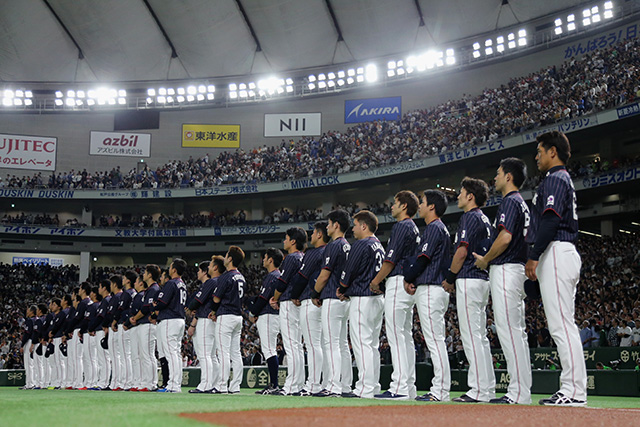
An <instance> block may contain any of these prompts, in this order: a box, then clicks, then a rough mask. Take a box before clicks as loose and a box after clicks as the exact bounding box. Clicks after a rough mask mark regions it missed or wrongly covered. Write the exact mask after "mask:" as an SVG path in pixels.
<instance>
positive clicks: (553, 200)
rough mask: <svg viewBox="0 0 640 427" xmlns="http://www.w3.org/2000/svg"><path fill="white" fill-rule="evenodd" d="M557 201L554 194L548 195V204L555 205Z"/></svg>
mask: <svg viewBox="0 0 640 427" xmlns="http://www.w3.org/2000/svg"><path fill="white" fill-rule="evenodd" d="M554 203H555V199H554V198H553V195H551V196H549V197H547V206H553V205H554Z"/></svg>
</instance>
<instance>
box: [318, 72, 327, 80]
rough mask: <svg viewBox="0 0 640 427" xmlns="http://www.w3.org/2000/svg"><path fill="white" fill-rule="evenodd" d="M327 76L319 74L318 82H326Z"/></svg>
mask: <svg viewBox="0 0 640 427" xmlns="http://www.w3.org/2000/svg"><path fill="white" fill-rule="evenodd" d="M326 79H327V76H325V75H324V73H320V74H318V80H326Z"/></svg>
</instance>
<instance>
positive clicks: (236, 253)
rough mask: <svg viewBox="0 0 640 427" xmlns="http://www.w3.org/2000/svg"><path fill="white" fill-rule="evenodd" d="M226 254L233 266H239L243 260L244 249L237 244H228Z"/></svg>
mask: <svg viewBox="0 0 640 427" xmlns="http://www.w3.org/2000/svg"><path fill="white" fill-rule="evenodd" d="M227 254H229V257H231V263H232V264H233V266H234V267H238V266H240V264H242V261H244V251H243V250H242V249H241V248H240V247H239V246H229V250H228V251H227Z"/></svg>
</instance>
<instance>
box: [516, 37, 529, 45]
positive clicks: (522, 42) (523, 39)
mask: <svg viewBox="0 0 640 427" xmlns="http://www.w3.org/2000/svg"><path fill="white" fill-rule="evenodd" d="M526 45H527V39H526V38H524V37H523V38H520V39H518V46H526Z"/></svg>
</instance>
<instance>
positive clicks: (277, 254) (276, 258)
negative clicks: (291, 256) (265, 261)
mask: <svg viewBox="0 0 640 427" xmlns="http://www.w3.org/2000/svg"><path fill="white" fill-rule="evenodd" d="M265 255H266V256H267V258H271V259H272V260H273V265H274V266H275V267H276V268H278V267H280V264H282V260H283V259H284V255H283V254H282V251H281V250H280V249H276V248H269V249H267V252H265Z"/></svg>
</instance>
